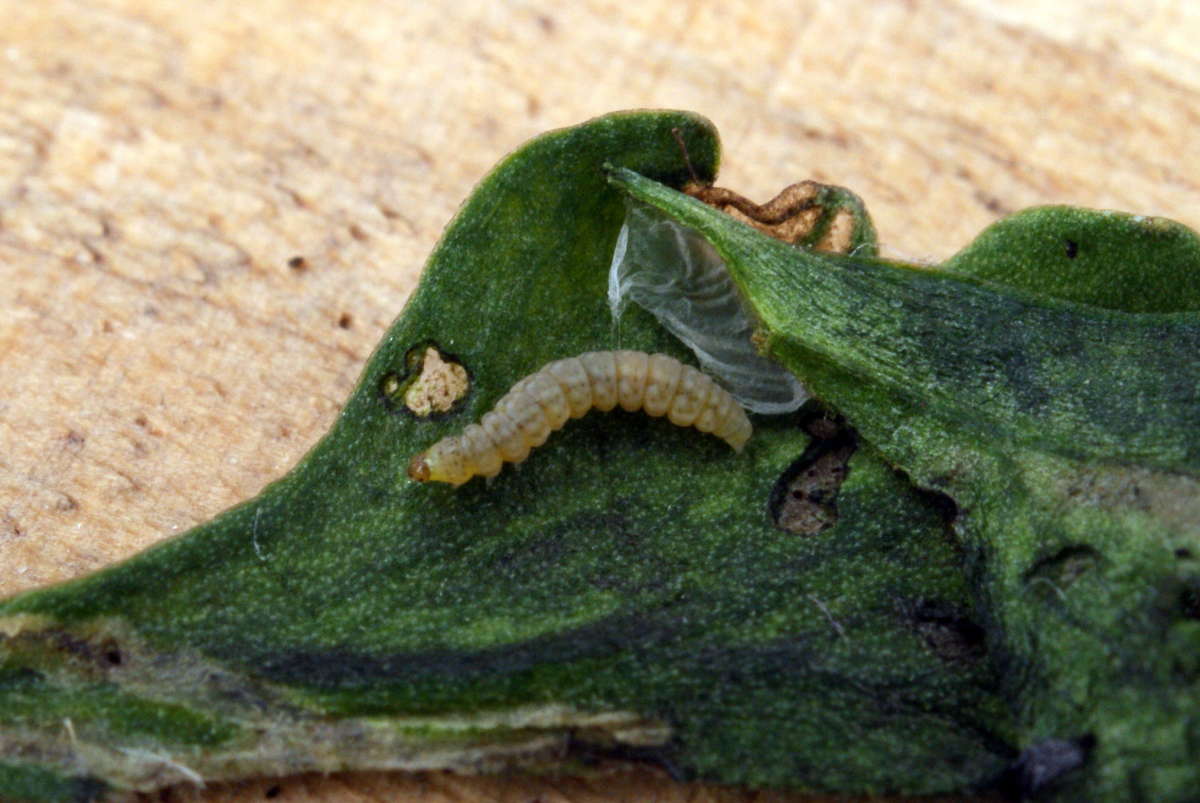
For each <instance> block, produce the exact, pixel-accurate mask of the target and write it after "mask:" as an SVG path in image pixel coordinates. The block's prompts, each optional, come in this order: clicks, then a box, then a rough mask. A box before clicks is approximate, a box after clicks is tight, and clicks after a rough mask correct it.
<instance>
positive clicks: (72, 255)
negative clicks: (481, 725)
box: [0, 0, 1200, 801]
mask: <svg viewBox="0 0 1200 803" xmlns="http://www.w3.org/2000/svg"><path fill="white" fill-rule="evenodd" d="M451 7H452V8H453V10H452V11H451V10H449V9H450V8H451ZM0 21H2V22H0V594H2V595H7V594H11V593H14V592H17V591H21V590H24V589H28V588H33V587H35V586H39V585H43V584H46V583H51V582H55V581H59V580H64V579H67V578H70V577H75V576H77V575H79V574H82V573H85V572H89V571H92V570H94V569H98V568H100V567H102V566H104V565H106V564H108V563H110V562H112V561H115V560H118V559H120V558H123V557H125V556H128V555H130V554H133V553H134V552H137V551H139V550H141V549H143V548H145V547H146V546H149V545H150V544H152V543H154V542H156V541H158V540H160V539H162V538H165V537H168V536H171V535H174V534H177V533H180V532H182V531H184V530H186V529H187V528H189V527H191V526H192V525H194V524H197V523H199V522H201V521H204V520H206V519H208V518H209V517H211V516H212V515H214V514H216V513H218V512H220V511H221V510H222V509H224V508H226V507H228V506H230V505H232V504H234V503H236V502H238V501H240V500H242V499H244V498H246V497H248V496H251V495H253V494H254V493H256V492H257V491H258V490H259V489H260V488H262V487H263V485H264V484H266V483H267V482H269V481H270V480H272V479H274V478H276V477H278V476H280V475H281V474H283V473H284V472H286V471H287V469H288V468H289V467H290V466H291V465H292V464H293V463H294V462H295V461H296V460H297V459H298V458H299V457H300V456H301V455H303V454H304V452H305V451H306V450H307V449H308V448H309V447H310V446H312V444H313V443H314V442H316V440H317V439H318V438H319V437H320V436H321V434H322V433H323V432H324V431H325V430H326V429H327V428H328V427H329V426H330V424H331V423H332V422H333V419H334V417H335V416H336V414H337V412H338V409H339V405H340V404H341V402H342V400H343V399H345V398H346V396H347V395H348V394H349V393H350V390H351V389H352V387H353V385H354V384H355V381H356V378H357V375H358V372H359V370H360V369H361V367H362V365H363V362H364V360H365V359H366V357H367V356H368V354H369V353H370V351H371V349H372V347H373V345H374V344H375V342H376V341H377V340H378V339H379V337H380V336H381V335H382V333H383V331H384V330H385V328H386V327H387V325H388V324H389V322H390V321H391V320H392V319H393V318H394V317H395V316H396V315H397V314H398V313H399V311H400V309H401V307H402V305H403V303H404V299H405V297H406V295H407V293H408V292H409V291H410V290H411V289H412V287H413V286H414V283H415V281H416V278H417V276H418V273H419V271H420V267H421V264H422V262H423V260H424V258H425V256H426V255H427V254H428V252H429V251H430V249H431V248H432V247H433V245H434V243H435V241H436V240H437V237H438V234H439V232H440V231H441V228H442V226H443V225H444V224H445V223H446V221H447V220H448V219H449V218H450V216H451V215H452V214H453V213H454V211H455V209H456V208H457V206H458V204H459V203H460V202H461V201H462V200H463V199H464V198H465V197H466V196H467V194H468V193H469V192H470V191H471V188H472V185H473V184H474V182H475V181H476V180H478V179H479V178H480V177H481V176H482V175H483V174H484V172H485V171H486V170H488V169H489V168H490V167H491V166H492V165H493V164H495V163H496V162H497V161H498V160H499V159H500V158H501V157H502V156H503V155H504V154H505V153H506V152H508V151H509V150H511V149H513V148H514V147H516V146H517V145H519V144H520V143H521V142H523V141H524V140H526V139H528V138H529V137H531V136H534V135H536V134H538V133H540V132H542V131H545V130H547V129H550V128H554V127H559V126H564V125H570V124H573V123H577V122H580V121H582V120H584V119H587V118H589V117H591V116H594V115H597V114H601V113H604V112H607V111H611V110H614V109H621V108H630V107H642V106H658V107H676V108H686V109H692V110H696V111H699V112H701V113H703V114H706V115H708V116H709V117H710V118H711V119H712V120H713V121H714V122H715V123H716V124H717V126H718V128H719V129H720V131H721V134H722V137H723V140H724V143H725V154H726V155H725V163H724V169H723V171H722V178H721V183H722V184H723V185H725V186H729V187H732V188H734V189H737V190H739V191H741V192H743V193H744V194H747V195H749V196H751V197H753V198H756V199H760V200H765V199H766V198H767V197H769V196H770V195H773V194H774V192H775V191H776V190H777V189H779V188H780V187H781V186H782V185H784V184H786V183H789V182H791V181H793V180H797V179H802V178H815V179H818V180H821V181H828V182H833V183H838V184H843V185H846V186H848V187H850V188H852V189H854V190H855V191H856V192H858V193H859V194H860V195H862V196H863V198H864V199H865V201H866V203H867V206H868V208H869V209H870V210H871V212H872V214H873V215H874V218H875V222H876V225H877V227H878V229H879V231H880V234H881V238H882V241H883V248H884V252H885V253H886V254H888V255H890V256H898V257H905V258H913V259H917V260H923V261H924V260H928V261H935V260H939V259H941V258H944V257H946V256H948V255H949V254H951V253H952V252H954V251H955V250H956V249H958V248H959V247H960V246H962V245H963V244H965V243H966V242H967V241H968V240H969V239H970V238H971V236H973V234H975V233H976V232H977V231H978V230H979V229H980V228H982V227H983V226H985V225H987V224H988V223H989V222H991V221H992V220H994V219H995V218H996V217H997V216H999V215H1002V214H1005V213H1007V212H1010V211H1013V210H1017V209H1020V208H1022V207H1026V206H1031V205H1036V204H1043V203H1073V204H1080V205H1086V206H1099V207H1111V208H1119V209H1125V210H1129V211H1136V212H1143V213H1147V214H1162V215H1166V216H1169V217H1173V218H1175V219H1177V220H1180V221H1182V222H1184V223H1186V224H1188V225H1191V226H1193V227H1200V136H1197V133H1196V132H1197V131H1198V130H1200V50H1198V49H1197V47H1196V42H1198V41H1200V6H1197V5H1196V4H1185V3H1183V2H1180V3H1177V4H1166V3H1163V4H1137V5H1136V7H1135V6H1129V7H1128V8H1125V7H1122V5H1120V4H1117V3H1111V4H1108V5H1107V6H1106V5H1104V4H1099V5H1098V4H1095V3H1083V2H1075V3H1066V2H1064V3H1054V4H1049V3H1042V2H1038V1H1037V0H1026V1H1025V2H1009V3H1003V4H1001V3H989V2H982V0H963V1H962V2H948V1H943V2H934V1H931V2H925V3H922V2H871V3H866V2H863V3H847V2H828V3H806V4H803V3H802V4H797V3H794V2H783V1H782V0H781V1H780V2H776V3H747V2H722V3H715V2H714V3H683V2H678V0H643V2H640V3H636V4H632V3H631V4H616V3H602V2H598V1H593V2H580V3H576V4H573V5H572V6H571V7H570V8H568V9H560V8H558V7H557V5H556V4H551V3H548V2H529V3H509V4H498V3H487V2H475V1H474V0H466V1H464V2H460V3H455V4H453V6H450V5H449V4H447V5H446V7H445V10H440V9H438V8H437V7H435V4H415V3H412V4H408V3H384V2H375V3H372V2H365V1H360V0H340V2H337V3H330V2H325V1H324V0H295V1H294V2H283V0H262V1H261V2H256V3H247V2H245V0H214V1H213V2H205V3H189V4H180V3H175V2H167V0H126V1H125V2H119V1H118V0H96V1H94V2H82V0H81V1H80V2H66V1H65V0H39V2H36V3H31V2H27V1H26V0H0ZM496 783H497V782H496V781H494V780H490V779H489V780H486V781H481V782H478V784H477V785H476V786H474V787H472V786H471V782H466V781H459V780H457V779H454V780H452V781H447V780H446V779H445V778H442V776H421V777H419V778H417V779H414V778H412V777H408V776H381V775H370V774H368V775H358V776H340V777H334V778H330V779H321V778H303V779H284V780H282V781H271V782H263V783H258V784H248V785H245V786H244V787H239V788H218V789H214V790H210V791H208V792H205V793H194V792H191V791H188V790H183V791H179V792H176V793H174V798H173V799H179V800H183V799H187V800H207V801H218V800H220V801H234V800H236V801H244V800H257V799H261V798H262V797H263V795H264V793H265V790H267V789H269V788H270V787H271V786H272V785H278V786H279V792H278V795H277V796H276V797H275V798H274V799H276V800H280V801H293V800H311V801H351V800H353V801H366V800H384V799H391V800H420V801H434V800H437V801H442V800H474V799H489V800H505V801H507V800H510V799H511V800H517V799H533V798H535V797H538V796H540V799H542V800H545V801H551V800H603V799H613V800H616V799H634V798H643V799H649V797H650V796H651V795H653V796H656V797H657V799H660V800H683V799H689V800H708V799H722V800H724V799H726V798H723V797H719V795H720V794H724V793H718V792H714V791H711V790H700V789H698V788H696V787H676V786H674V785H672V784H670V783H667V782H664V781H661V780H657V781H653V780H652V781H651V782H649V786H648V787H645V788H644V789H643V788H641V787H630V786H628V785H622V784H620V783H614V784H611V785H605V784H600V785H593V786H591V787H587V786H580V785H578V784H576V785H575V786H572V785H571V783H568V782H563V783H560V784H559V785H557V786H556V785H555V784H554V783H553V782H546V783H543V784H542V785H541V786H535V787H525V786H521V785H519V784H518V785H517V786H509V787H504V786H496V785H495V784H496ZM531 789H532V790H538V791H530V790H531ZM564 789H565V790H567V791H565V792H564V791H563V790H564ZM631 789H640V790H641V791H636V792H635V791H631ZM446 790H449V791H446ZM498 790H499V791H498ZM505 790H507V791H505ZM514 790H515V791H514ZM646 790H649V791H646ZM437 795H443V796H442V797H438V796H437ZM454 795H457V797H455V796H454ZM522 795H523V796H524V797H521V796H522ZM588 795H591V797H588ZM706 795H708V796H709V797H705V796H706ZM712 795H718V797H711V796H712ZM763 799H766V798H763ZM772 799H775V798H772Z"/></svg>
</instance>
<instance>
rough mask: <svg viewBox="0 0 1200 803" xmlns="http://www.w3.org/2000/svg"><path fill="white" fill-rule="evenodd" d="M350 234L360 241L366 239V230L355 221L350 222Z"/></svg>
mask: <svg viewBox="0 0 1200 803" xmlns="http://www.w3.org/2000/svg"><path fill="white" fill-rule="evenodd" d="M350 236H351V237H353V238H354V239H356V240H358V241H359V242H360V243H361V242H365V241H366V240H367V239H368V237H367V233H366V231H364V230H363V228H362V227H361V226H359V225H358V224H357V223H351V224H350Z"/></svg>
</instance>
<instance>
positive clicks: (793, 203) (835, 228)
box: [683, 181, 854, 254]
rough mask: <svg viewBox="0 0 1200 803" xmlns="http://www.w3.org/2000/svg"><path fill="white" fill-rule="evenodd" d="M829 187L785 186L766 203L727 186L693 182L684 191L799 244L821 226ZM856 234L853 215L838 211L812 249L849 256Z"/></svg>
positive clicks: (816, 184) (806, 183)
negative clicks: (712, 185)
mask: <svg viewBox="0 0 1200 803" xmlns="http://www.w3.org/2000/svg"><path fill="white" fill-rule="evenodd" d="M828 188H829V185H826V184H821V183H819V182H816V181H800V182H797V183H795V184H791V185H789V186H787V187H784V188H783V190H781V191H780V192H779V194H778V195H776V196H775V197H774V198H772V199H771V200H769V201H767V202H766V203H764V204H756V203H754V202H753V201H751V200H750V199H749V198H746V197H745V196H744V195H739V194H738V193H736V192H734V191H733V190H729V189H726V188H724V187H710V186H705V185H703V184H697V183H692V184H688V185H687V186H685V187H684V188H683V191H684V192H685V193H687V194H688V195H690V196H692V197H693V198H695V199H696V200H698V201H701V202H702V203H705V204H707V205H708V206H711V207H713V208H714V209H719V210H720V211H722V212H724V213H725V214H727V215H729V216H730V217H732V218H733V219H734V220H739V221H741V222H742V223H745V224H747V225H750V226H753V227H754V228H756V229H758V230H759V231H761V232H762V233H763V234H766V235H767V236H769V237H774V238H775V239H777V240H782V241H783V242H785V243H789V244H792V245H796V244H798V243H802V242H804V241H805V240H807V239H809V237H810V236H811V235H812V234H813V232H814V230H815V229H816V228H817V226H819V225H820V224H821V222H822V219H823V217H824V215H825V213H826V209H825V206H824V204H822V203H821V198H822V196H823V195H824V193H825V190H827V189H828ZM853 232H854V215H852V214H851V213H850V212H849V211H848V210H846V209H838V210H837V211H836V212H834V215H833V219H832V221H830V222H829V224H828V226H827V228H826V230H825V231H824V233H823V234H822V235H821V237H820V239H819V240H818V241H817V243H816V244H815V245H814V246H813V247H814V248H816V249H817V250H818V251H829V252H832V253H839V254H844V253H847V252H848V251H849V250H850V247H851V243H852V239H851V238H852V235H853Z"/></svg>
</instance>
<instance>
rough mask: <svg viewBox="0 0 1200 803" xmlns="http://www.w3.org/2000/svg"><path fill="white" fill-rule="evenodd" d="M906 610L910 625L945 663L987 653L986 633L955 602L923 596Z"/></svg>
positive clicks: (959, 661)
mask: <svg viewBox="0 0 1200 803" xmlns="http://www.w3.org/2000/svg"><path fill="white" fill-rule="evenodd" d="M905 614H906V618H907V619H908V623H909V627H911V628H912V629H913V630H914V631H915V632H916V633H917V634H918V635H920V636H921V638H922V639H924V641H925V643H926V644H927V645H928V646H929V649H931V650H933V653H934V654H935V655H936V656H937V657H938V658H940V659H941V660H943V661H945V662H947V663H965V662H970V661H977V660H979V659H980V658H982V657H983V656H984V655H985V654H987V633H986V632H985V631H984V629H983V628H982V627H981V626H979V625H978V624H976V623H975V622H974V621H973V620H972V619H971V618H970V617H969V616H968V615H967V613H966V611H964V610H963V609H962V608H961V607H959V606H957V605H954V604H952V603H949V602H944V601H941V600H928V599H923V600H918V601H917V602H916V603H915V604H913V605H912V606H911V607H909V608H908V609H907V610H906V611H905Z"/></svg>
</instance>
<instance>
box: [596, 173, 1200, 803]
mask: <svg viewBox="0 0 1200 803" xmlns="http://www.w3.org/2000/svg"><path fill="white" fill-rule="evenodd" d="M612 180H613V182H614V183H615V184H616V185H617V186H620V187H622V188H624V189H625V190H626V191H627V192H629V193H630V194H631V195H632V196H633V197H635V198H636V199H638V200H639V201H641V202H644V203H647V204H650V205H652V206H653V207H655V208H656V209H658V210H659V212H660V214H663V215H665V216H667V217H668V218H670V219H672V220H674V221H677V222H679V223H681V224H683V225H686V226H688V227H690V228H691V229H692V230H694V232H695V233H696V234H697V235H698V236H702V237H704V238H705V239H707V240H708V241H709V242H711V243H712V245H713V246H714V247H715V248H716V249H717V251H718V252H719V253H720V254H721V255H722V257H723V258H724V260H725V262H726V265H727V267H728V269H729V271H730V273H731V274H732V276H733V278H734V281H735V283H736V284H737V285H738V286H739V287H740V288H741V290H742V291H743V294H744V296H745V298H746V300H747V303H748V305H749V306H750V307H751V308H752V309H753V311H754V313H755V314H756V315H757V316H758V319H759V322H760V324H761V327H762V331H761V333H760V334H761V335H762V337H763V339H764V341H765V342H766V343H767V348H768V351H769V353H770V354H771V355H772V356H774V357H776V358H777V359H779V360H780V361H781V362H783V363H784V364H785V365H786V366H787V367H788V368H789V369H790V370H792V371H793V372H794V373H796V374H797V375H798V376H799V377H800V378H801V380H802V381H803V382H804V383H805V385H806V387H808V388H809V390H810V391H812V392H813V393H814V395H816V396H817V397H818V398H821V399H823V400H824V401H826V402H827V403H829V404H831V405H833V406H834V407H835V408H837V409H838V410H839V411H841V412H842V413H844V414H845V415H846V417H847V418H848V420H849V421H850V422H851V423H852V424H853V425H854V426H855V427H856V428H857V429H858V431H859V432H860V434H861V435H862V437H863V438H864V440H866V441H867V442H869V443H871V444H872V445H873V446H874V447H876V448H878V449H879V450H880V452H881V453H882V454H883V456H884V457H885V458H886V459H887V460H888V461H889V462H890V463H891V464H893V465H895V466H896V467H898V468H900V469H902V470H903V471H904V472H905V473H906V474H907V475H908V476H910V477H911V478H912V479H913V480H914V481H915V482H916V484H917V485H919V486H921V487H923V488H928V489H935V490H937V491H940V492H943V493H945V494H947V495H948V496H949V497H950V498H951V499H953V501H954V502H955V503H956V505H957V507H958V513H957V515H956V517H955V519H954V530H955V532H956V534H957V535H958V537H959V538H960V539H961V540H962V542H963V545H964V548H965V550H966V552H967V556H968V561H969V565H970V567H971V576H972V581H973V585H974V594H975V598H976V600H977V601H978V603H979V604H980V606H981V607H982V608H983V609H984V610H986V611H987V615H988V620H989V627H988V638H989V645H990V648H991V652H992V654H993V655H1003V656H1006V658H1005V672H1004V674H1003V676H1002V678H1001V682H1002V687H1003V689H1004V692H1005V694H1006V696H1007V697H1008V699H1009V701H1010V705H1011V706H1012V708H1013V710H1014V711H1016V712H1018V722H1017V727H1018V730H1019V734H1020V736H1019V740H1020V744H1021V746H1022V747H1023V748H1024V749H1025V752H1024V754H1023V756H1022V759H1021V760H1020V761H1019V762H1018V763H1017V764H1016V765H1015V766H1014V768H1013V771H1012V773H1011V774H1010V775H1009V776H1008V777H1007V778H1006V781H1008V782H1010V783H1011V784H1012V785H1013V791H1015V792H1018V793H1021V794H1026V793H1034V792H1045V791H1046V790H1047V789H1050V788H1052V789H1053V790H1055V791H1057V793H1058V796H1059V798H1061V799H1068V800H1089V801H1094V800H1129V799H1153V800H1190V799H1194V796H1195V789H1196V787H1197V783H1198V782H1200V770H1198V768H1200V755H1198V754H1200V664H1198V662H1197V661H1196V657H1195V656H1196V654H1197V653H1196V648H1197V644H1198V642H1197V638H1198V627H1197V625H1198V621H1197V620H1198V619H1200V605H1198V604H1197V600H1198V599H1200V563H1198V559H1200V487H1198V480H1197V475H1198V474H1200V398H1198V395H1200V313H1197V312H1195V311H1194V310H1195V309H1196V299H1197V292H1198V290H1197V288H1198V277H1200V273H1197V267H1198V266H1200V244H1198V243H1200V241H1198V239H1197V237H1196V235H1195V234H1193V233H1192V232H1190V231H1188V230H1187V229H1184V228H1183V227H1181V226H1179V225H1178V224H1174V223H1170V222H1168V221H1162V220H1152V219H1144V218H1138V217H1134V216H1127V215H1119V214H1115V213H1101V212H1094V211H1090V210H1078V209H1066V208H1048V209H1040V210H1033V211H1030V212H1026V213H1022V214H1020V215H1017V216H1014V217H1013V218H1011V219H1009V220H1007V221H1002V222H1001V223H999V224H997V225H996V226H994V227H992V228H991V229H990V230H989V231H988V232H986V233H985V234H983V235H982V236H981V237H980V238H979V240H977V241H976V242H975V243H974V244H972V246H970V247H969V248H968V249H966V250H964V251H963V252H962V253H961V254H959V255H958V256H957V257H955V258H954V259H953V260H951V261H950V263H948V265H947V266H946V269H945V270H942V269H923V268H919V267H917V266H914V265H906V264H902V263H897V262H890V261H885V260H879V259H867V258H862V257H857V258H856V257H839V256H836V255H824V254H819V253H816V252H813V251H807V250H803V249H793V248H789V247H786V246H783V245H781V244H779V243H777V242H775V241H773V240H771V239H769V238H766V237H763V236H762V235H760V234H758V233H757V232H755V231H753V230H751V229H749V228H748V227H746V226H743V225H740V224H737V223H734V222H733V221H731V220H730V219H728V218H727V217H725V216H723V215H721V214H719V213H716V212H714V211H713V210H711V209H708V208H707V207H705V206H703V205H701V204H698V203H696V202H695V201H693V200H692V199H691V198H688V197H686V196H684V195H681V194H680V193H677V192H675V191H674V190H671V189H669V188H667V187H663V186H662V185H660V184H657V183H655V182H653V181H650V180H648V179H646V178H644V177H641V176H638V175H636V174H635V173H633V172H631V171H628V170H621V169H616V170H614V171H613V173H612ZM1060 776H1061V777H1060Z"/></svg>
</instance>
